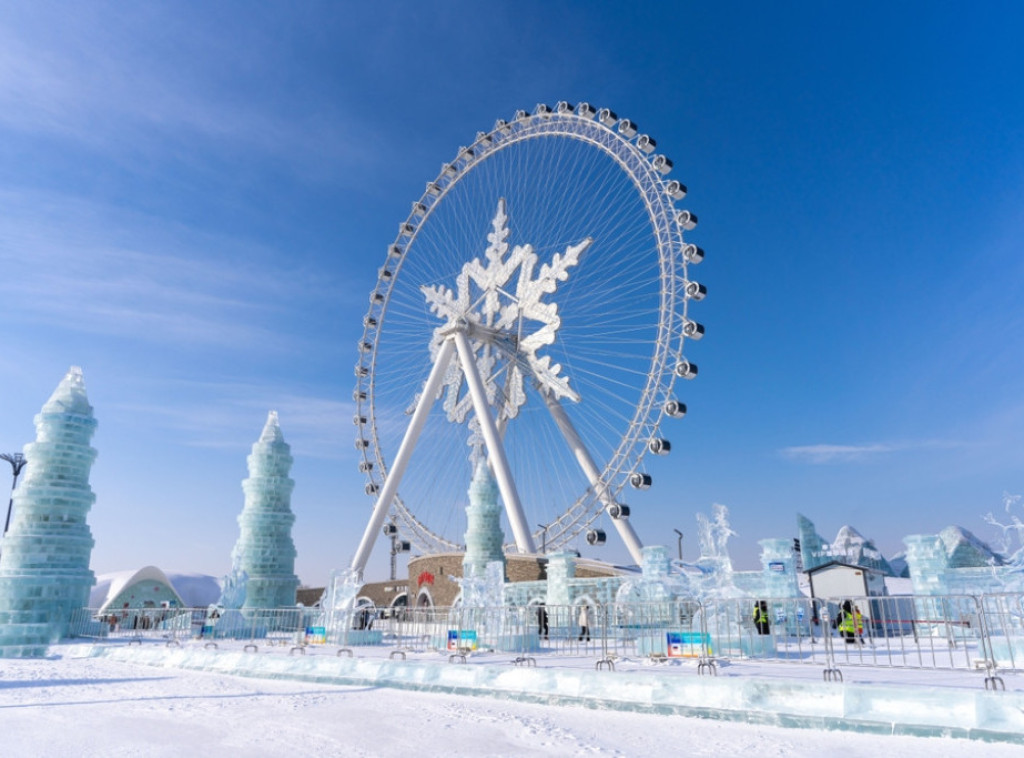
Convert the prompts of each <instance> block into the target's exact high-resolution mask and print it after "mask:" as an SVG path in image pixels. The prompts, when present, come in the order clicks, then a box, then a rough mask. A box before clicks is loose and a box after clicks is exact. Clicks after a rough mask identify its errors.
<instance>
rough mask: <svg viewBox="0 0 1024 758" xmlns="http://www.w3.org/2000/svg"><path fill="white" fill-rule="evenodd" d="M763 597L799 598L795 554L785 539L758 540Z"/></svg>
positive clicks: (790, 544)
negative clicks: (762, 578)
mask: <svg viewBox="0 0 1024 758" xmlns="http://www.w3.org/2000/svg"><path fill="white" fill-rule="evenodd" d="M758 544H759V545H760V546H761V566H762V576H763V577H764V580H763V581H764V589H763V590H762V594H763V595H764V596H765V597H773V598H780V597H800V586H799V584H798V583H797V576H796V553H794V552H793V543H792V542H791V541H790V540H787V539H766V540H760V541H759V542H758Z"/></svg>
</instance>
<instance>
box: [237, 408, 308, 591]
mask: <svg viewBox="0 0 1024 758" xmlns="http://www.w3.org/2000/svg"><path fill="white" fill-rule="evenodd" d="M292 460H293V459H292V456H291V448H290V447H289V446H288V443H286V442H285V441H284V435H283V434H281V427H280V425H279V424H278V421H277V411H270V413H269V414H268V415H267V423H266V425H265V426H264V427H263V433H262V434H260V438H259V440H258V441H257V442H256V443H255V444H254V445H253V446H252V454H251V455H250V456H249V458H248V463H249V478H248V479H246V480H245V481H243V482H242V490H243V491H244V492H245V506H244V507H243V508H242V513H241V514H240V515H239V516H238V526H239V529H240V531H241V534H240V535H239V537H238V542H236V543H235V549H234V550H232V551H231V560H232V571H233V573H234V574H235V575H236V576H237V575H239V572H242V571H244V572H245V573H246V574H247V575H248V581H247V582H246V590H245V603H244V605H243V607H244V608H282V607H286V606H293V605H295V590H296V589H297V588H298V586H299V579H298V577H297V576H295V543H294V542H292V534H291V530H292V524H293V523H295V516H294V515H293V514H292V509H291V497H292V490H293V489H294V488H295V482H294V481H293V480H292V479H289V478H288V474H289V472H290V471H291V467H292Z"/></svg>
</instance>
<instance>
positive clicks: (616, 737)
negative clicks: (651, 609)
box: [0, 645, 1021, 758]
mask: <svg viewBox="0 0 1024 758" xmlns="http://www.w3.org/2000/svg"><path fill="white" fill-rule="evenodd" d="M90 647H91V646H90V645H58V646H54V647H53V648H51V653H52V654H51V656H50V657H48V658H46V659H31V660H0V754H2V755H10V756H41V757H42V756H69V755H74V756H104V757H105V758H106V757H109V756H179V755H207V754H222V753H223V752H224V751H226V750H227V751H233V752H232V754H238V755H245V756H284V755H288V756H294V755H318V756H384V757H387V756H408V755H435V754H444V755H451V756H468V755H473V756H502V755H550V756H568V755H606V756H660V755H680V754H685V755H691V756H724V755H728V756H732V755H744V754H746V755H758V756H786V755H840V754H841V755H843V756H844V758H854V757H855V756H865V758H867V757H870V758H877V756H879V755H884V754H890V755H900V756H917V755H920V756H928V757H929V758H941V757H942V756H977V755H982V754H984V755H985V756H986V758H1002V757H1003V756H1006V757H1007V758H1009V756H1018V755H1020V753H1021V748H1020V746H1019V745H1006V744H988V743H979V742H976V741H968V740H955V739H944V738H914V737H902V736H881V735H872V734H863V733H851V732H823V731H812V730H807V729H783V728H779V727H772V726H756V725H750V724H742V723H735V722H725V721H712V720H705V719H695V718H685V717H682V716H663V715H654V714H648V713H629V712H622V711H610V710H591V709H587V708H583V707H568V706H554V705H546V704H545V705H541V704H534V703H524V702H516V701H513V700H498V699H490V698H486V697H465V696H457V695H450V694H437V693H423V692H413V691H408V690H400V689H389V688H383V687H351V686H340V685H329V684H320V683H304V682H294V681H286V680H269V679H255V678H243V677H234V676H226V675H223V674H214V673H208V672H201V671H188V670H180V669H171V668H155V667H151V666H145V665H139V664H131V663H124V662H119V661H116V660H110V659H107V658H93V657H84V656H85V655H87V654H88V652H89V648H90Z"/></svg>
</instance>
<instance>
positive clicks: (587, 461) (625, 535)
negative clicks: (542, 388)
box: [540, 392, 644, 566]
mask: <svg viewBox="0 0 1024 758" xmlns="http://www.w3.org/2000/svg"><path fill="white" fill-rule="evenodd" d="M540 394H541V395H543V397H544V402H545V403H546V404H547V406H548V410H549V411H550V412H551V416H552V417H553V418H554V419H555V424H557V425H558V429H559V431H561V432H562V436H563V437H565V441H566V442H567V443H568V445H569V448H570V449H571V450H572V452H573V455H575V456H576V462H577V463H579V464H580V468H581V469H583V473H584V474H585V475H586V477H587V479H588V481H589V482H590V486H591V487H593V488H594V491H595V492H596V493H597V496H598V498H599V499H600V500H601V502H602V503H604V507H605V508H610V507H611V506H612V505H615V499H614V498H613V497H612V496H611V493H609V492H608V488H607V486H605V484H604V482H603V481H601V472H600V471H599V470H598V468H597V464H595V463H594V459H593V458H592V457H591V456H590V451H589V450H587V446H586V445H584V444H583V440H582V439H580V435H579V433H578V432H577V431H576V427H575V426H574V425H573V423H572V420H571V419H570V418H569V414H567V413H566V412H565V408H563V407H562V404H561V403H560V402H559V401H558V398H557V397H555V396H554V395H552V394H551V393H549V392H541V393H540ZM612 523H613V524H614V525H615V529H616V531H617V532H618V533H619V537H621V538H622V541H623V542H624V543H626V549H627V550H629V554H630V555H631V556H633V560H634V561H636V562H637V564H638V565H641V566H642V565H643V562H644V561H643V552H642V551H643V544H642V543H641V542H640V538H639V537H638V536H637V533H636V531H635V530H634V529H633V525H632V524H630V523H629V520H628V519H624V518H613V519H612Z"/></svg>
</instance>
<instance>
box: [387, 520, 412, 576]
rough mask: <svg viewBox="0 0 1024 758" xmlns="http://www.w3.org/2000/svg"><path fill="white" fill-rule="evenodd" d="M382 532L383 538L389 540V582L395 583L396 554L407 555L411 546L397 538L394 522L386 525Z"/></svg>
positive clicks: (406, 541)
mask: <svg viewBox="0 0 1024 758" xmlns="http://www.w3.org/2000/svg"><path fill="white" fill-rule="evenodd" d="M383 531H384V536H385V537H387V538H388V539H389V540H391V581H395V578H396V577H397V576H398V554H399V553H408V552H409V551H410V550H411V549H412V545H411V544H409V541H408V540H401V539H399V538H398V524H396V523H395V522H394V521H389V522H388V523H386V524H385V525H384V529H383Z"/></svg>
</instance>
